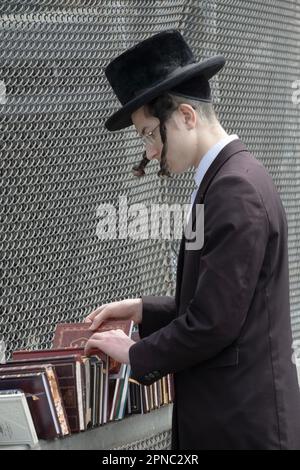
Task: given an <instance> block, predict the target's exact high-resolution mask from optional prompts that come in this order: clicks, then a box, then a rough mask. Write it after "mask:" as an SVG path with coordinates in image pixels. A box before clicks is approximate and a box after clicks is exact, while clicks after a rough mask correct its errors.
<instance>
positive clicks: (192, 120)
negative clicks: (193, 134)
mask: <svg viewBox="0 0 300 470" xmlns="http://www.w3.org/2000/svg"><path fill="white" fill-rule="evenodd" d="M178 111H179V113H180V115H181V117H182V119H183V121H184V123H185V125H186V126H187V129H194V128H195V127H196V123H197V113H196V111H195V110H194V108H193V107H192V106H191V105H190V104H187V103H182V104H180V105H179V106H178Z"/></svg>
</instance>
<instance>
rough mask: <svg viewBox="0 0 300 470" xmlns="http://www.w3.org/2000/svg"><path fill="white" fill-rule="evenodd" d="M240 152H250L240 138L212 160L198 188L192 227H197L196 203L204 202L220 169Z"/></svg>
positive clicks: (193, 209) (193, 208)
mask: <svg viewBox="0 0 300 470" xmlns="http://www.w3.org/2000/svg"><path fill="white" fill-rule="evenodd" d="M240 152H248V150H247V148H246V147H245V145H244V144H243V143H242V142H241V141H240V140H239V139H236V140H233V141H232V142H230V143H229V144H227V145H226V146H225V147H224V148H223V149H222V150H221V152H220V153H219V154H218V156H217V157H216V158H215V160H214V161H213V162H212V164H211V165H210V167H209V168H208V170H207V172H206V173H205V175H204V178H203V180H202V182H201V184H200V187H199V189H198V192H197V194H196V197H195V201H194V204H193V207H192V228H193V230H194V228H195V222H196V220H195V218H196V204H203V202H204V198H205V194H206V192H207V190H208V188H209V186H210V184H211V182H212V181H213V179H214V177H215V176H216V174H217V173H218V171H219V170H220V169H221V168H222V166H223V165H224V163H225V162H227V160H229V158H231V157H232V156H233V155H235V154H236V153H240Z"/></svg>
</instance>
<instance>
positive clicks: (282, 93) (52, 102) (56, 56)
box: [0, 0, 300, 352]
mask: <svg viewBox="0 0 300 470" xmlns="http://www.w3.org/2000/svg"><path fill="white" fill-rule="evenodd" d="M0 15H1V16H0V22H1V23H0V46H1V47H0V80H1V82H0V85H1V86H2V92H3V86H4V87H5V88H6V97H5V96H4V94H3V93H2V95H1V96H0V100H1V102H0V119H1V146H0V152H1V160H0V161H1V171H2V188H1V204H0V211H1V232H2V233H1V253H2V272H1V294H2V296H1V303H2V311H1V316H0V337H4V338H5V340H6V341H7V345H8V352H10V351H12V350H14V349H19V348H43V347H48V346H50V344H51V341H52V337H53V331H54V327H55V324H56V323H57V322H59V321H77V320H81V319H82V318H83V317H84V316H86V315H87V314H88V313H89V312H90V311H91V310H92V309H94V308H95V307H96V306H97V305H99V304H101V303H103V302H109V301H112V300H117V299H121V298H126V297H131V296H132V297H135V296H138V295H140V294H146V293H149V294H150V293H151V294H164V293H167V292H173V291H174V267H175V261H176V257H175V253H176V251H177V249H178V242H176V241H173V242H171V243H170V242H169V241H164V240H153V239H141V240H139V241H137V240H132V239H130V238H126V239H119V238H118V239H117V240H105V241H103V240H99V238H98V237H97V234H96V229H97V223H98V216H97V208H98V206H99V205H100V204H102V203H111V204H114V206H115V207H116V209H118V203H119V199H118V198H119V196H126V197H127V203H128V206H130V205H131V204H133V203H139V202H145V203H146V202H151V203H153V202H169V203H175V202H177V203H187V202H189V195H190V192H191V190H192V177H191V176H192V175H191V173H189V174H186V175H183V176H180V177H174V178H173V179H172V180H171V181H165V180H164V181H160V180H159V179H158V178H157V176H156V173H157V171H158V167H156V166H155V165H149V166H148V167H147V170H148V171H147V176H146V177H145V178H144V179H142V180H136V179H135V177H133V176H132V174H131V168H132V166H133V164H134V163H135V162H136V161H137V160H139V158H140V154H141V152H142V147H141V144H140V142H139V141H138V140H137V138H136V135H135V133H134V132H133V130H132V129H126V130H124V131H120V132H117V133H109V132H107V131H106V130H105V128H104V120H105V118H106V117H107V116H108V115H109V114H111V113H112V112H113V111H114V110H116V109H117V108H118V107H119V104H118V103H117V102H116V100H115V98H114V96H113V93H112V91H111V90H110V88H109V86H108V84H107V82H106V80H105V78H104V74H103V68H104V67H105V65H106V64H107V62H108V61H109V60H110V59H111V58H113V57H114V56H116V55H117V54H119V53H121V52H122V51H123V50H124V49H125V48H127V47H129V46H131V45H133V44H135V43H136V42H138V41H139V40H142V39H144V38H146V37H148V36H149V35H152V34H155V33H156V32H159V31H161V30H163V29H166V28H173V27H175V28H179V29H180V30H181V32H182V33H183V34H184V36H185V37H186V39H187V40H188V42H189V44H190V45H191V47H192V49H193V50H194V52H195V55H196V56H197V57H198V58H199V59H200V58H201V57H208V56H210V55H212V54H216V53H223V54H224V55H225V56H226V58H227V67H226V68H225V69H224V71H223V72H222V73H221V74H220V75H219V76H218V78H217V79H216V80H214V81H213V94H214V97H215V102H216V104H217V110H218V112H219V115H220V119H221V122H222V123H223V124H224V127H225V129H226V130H227V131H228V132H230V133H233V132H234V133H237V134H238V135H239V136H240V138H241V139H242V140H243V141H244V142H245V143H246V144H247V145H248V146H249V148H250V149H251V150H252V151H253V153H254V154H255V155H256V157H257V158H259V159H260V160H261V161H262V162H263V163H264V164H265V165H266V167H267V168H268V169H269V171H270V172H271V174H272V176H273V178H274V181H275V183H276V185H277V187H278V189H279V191H280V193H281V196H282V200H283V203H284V206H285V208H286V211H287V216H288V220H289V250H290V251H289V253H290V281H291V308H292V321H293V329H294V334H295V337H300V276H299V267H300V266H299V264H300V262H299V247H300V241H299V231H300V209H299V202H300V201H299V200H300V187H299V185H300V162H299V145H300V132H299V127H300V124H299V122H300V120H299V114H300V105H295V104H293V102H292V92H293V89H292V83H293V82H294V81H295V80H297V79H299V78H300V77H299V65H300V56H299V50H300V49H299V46H300V44H299V42H300V28H299V22H300V12H299V4H298V5H297V3H296V2H295V1H292V0H290V1H283V0H281V1H269V0H267V1H252V2H251V3H249V2H248V3H247V4H246V3H245V2H243V1H241V0H240V1H239V0H211V1H199V0H197V1H179V0H170V1H151V0H149V1H147V2H142V1H130V2H129V1H121V0H119V1H100V0H97V1H95V0H69V1H67V0H66V1H58V0H51V1H50V0H35V1H33V0H26V1H22V2H21V1H5V0H4V1H2V2H1V4H0ZM297 74H298V76H297ZM1 86H0V88H1ZM0 91H1V89H0ZM145 227H146V226H145Z"/></svg>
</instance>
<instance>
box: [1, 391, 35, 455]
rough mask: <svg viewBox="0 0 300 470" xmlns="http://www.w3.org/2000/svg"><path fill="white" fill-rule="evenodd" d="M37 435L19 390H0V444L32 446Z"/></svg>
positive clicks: (23, 394) (27, 407) (24, 397)
mask: <svg viewBox="0 0 300 470" xmlns="http://www.w3.org/2000/svg"><path fill="white" fill-rule="evenodd" d="M37 443H38V437H37V434H36V430H35V427H34V423H33V420H32V416H31V413H30V409H29V406H28V403H27V399H26V396H25V393H24V392H22V391H21V390H1V391H0V446H20V445H25V446H29V447H34V446H35V445H36V444H37Z"/></svg>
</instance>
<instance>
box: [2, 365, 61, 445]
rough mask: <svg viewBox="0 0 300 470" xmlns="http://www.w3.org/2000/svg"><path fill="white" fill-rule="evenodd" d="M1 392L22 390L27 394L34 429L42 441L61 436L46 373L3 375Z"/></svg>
mask: <svg viewBox="0 0 300 470" xmlns="http://www.w3.org/2000/svg"><path fill="white" fill-rule="evenodd" d="M0 390H21V391H23V392H24V393H25V394H26V398H27V403H28V406H29V409H30V412H31V416H32V419H33V422H34V427H35V430H36V433H37V436H38V437H39V438H40V439H53V438H55V437H58V436H60V426H59V422H58V419H57V415H56V411H55V408H54V405H53V401H52V397H51V390H50V386H49V382H48V379H47V376H46V373H45V372H30V373H22V374H21V373H20V374H16V375H9V374H8V375H1V376H0Z"/></svg>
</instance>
